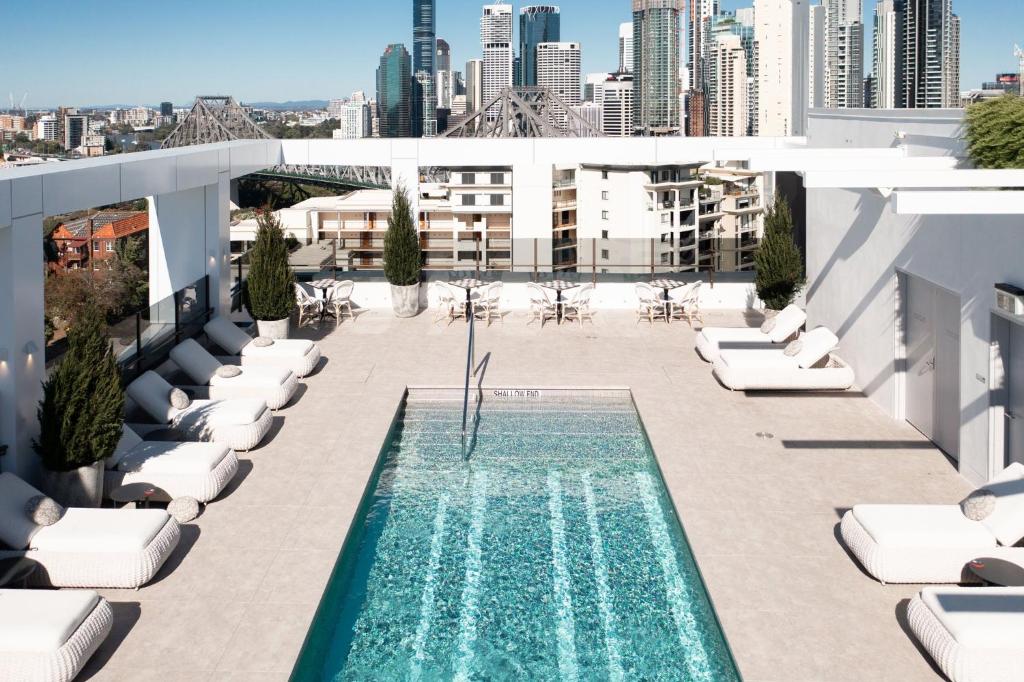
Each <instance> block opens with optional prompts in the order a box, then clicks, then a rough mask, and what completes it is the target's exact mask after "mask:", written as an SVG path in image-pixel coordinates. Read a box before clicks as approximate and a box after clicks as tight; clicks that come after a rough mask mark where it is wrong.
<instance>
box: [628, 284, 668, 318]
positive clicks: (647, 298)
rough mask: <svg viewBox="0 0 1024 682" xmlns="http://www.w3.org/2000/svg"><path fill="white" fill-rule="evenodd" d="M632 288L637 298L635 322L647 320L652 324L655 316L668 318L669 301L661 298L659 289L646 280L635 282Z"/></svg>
mask: <svg viewBox="0 0 1024 682" xmlns="http://www.w3.org/2000/svg"><path fill="white" fill-rule="evenodd" d="M634 289H635V290H636V298H637V309H636V321H637V324H639V323H640V320H647V321H648V322H650V323H651V324H654V318H655V317H662V318H664V319H665V320H666V321H668V320H669V314H668V309H669V305H670V303H669V301H666V300H665V299H663V298H661V289H655V288H654V287H652V286H651V285H650V284H647V283H646V282H637V283H636V286H635V287H634Z"/></svg>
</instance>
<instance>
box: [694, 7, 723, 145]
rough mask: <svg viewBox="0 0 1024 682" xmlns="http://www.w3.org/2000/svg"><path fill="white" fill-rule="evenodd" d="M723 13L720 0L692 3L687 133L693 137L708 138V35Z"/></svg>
mask: <svg viewBox="0 0 1024 682" xmlns="http://www.w3.org/2000/svg"><path fill="white" fill-rule="evenodd" d="M718 14H719V5H718V0H691V2H690V12H689V15H688V21H687V50H686V69H687V75H688V77H689V82H688V83H687V84H686V86H687V87H686V89H687V95H688V96H687V103H688V106H687V112H686V119H687V131H686V134H687V136H689V137H702V136H704V135H707V133H708V126H707V116H708V97H707V67H708V64H707V60H708V55H707V51H708V47H709V45H710V42H709V41H708V39H707V37H706V36H705V30H706V29H707V27H708V22H709V21H711V20H712V19H713V18H714V17H716V16H718Z"/></svg>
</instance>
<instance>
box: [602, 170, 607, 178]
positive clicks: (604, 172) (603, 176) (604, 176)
mask: <svg viewBox="0 0 1024 682" xmlns="http://www.w3.org/2000/svg"><path fill="white" fill-rule="evenodd" d="M601 179H602V180H607V179H608V171H606V170H603V171H601Z"/></svg>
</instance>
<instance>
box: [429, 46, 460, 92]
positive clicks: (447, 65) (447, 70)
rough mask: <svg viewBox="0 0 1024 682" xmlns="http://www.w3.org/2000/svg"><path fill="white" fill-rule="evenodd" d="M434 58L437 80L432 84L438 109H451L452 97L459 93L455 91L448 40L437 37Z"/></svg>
mask: <svg viewBox="0 0 1024 682" xmlns="http://www.w3.org/2000/svg"><path fill="white" fill-rule="evenodd" d="M435 54H436V60H435V62H434V65H435V66H436V67H437V81H436V84H435V86H434V89H435V91H436V92H437V107H438V109H451V108H452V97H454V96H455V95H457V94H459V93H457V92H455V89H456V79H455V78H454V77H453V75H452V52H451V47H449V45H448V41H446V40H444V39H443V38H438V39H437V51H436V53H435Z"/></svg>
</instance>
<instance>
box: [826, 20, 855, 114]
mask: <svg viewBox="0 0 1024 682" xmlns="http://www.w3.org/2000/svg"><path fill="white" fill-rule="evenodd" d="M823 4H824V7H825V79H824V80H825V106H826V107H827V108H829V109H849V108H857V107H862V106H864V23H863V14H864V6H863V5H862V4H861V0H824V3H823Z"/></svg>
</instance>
